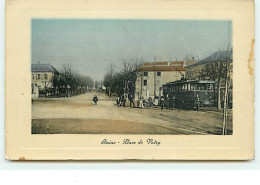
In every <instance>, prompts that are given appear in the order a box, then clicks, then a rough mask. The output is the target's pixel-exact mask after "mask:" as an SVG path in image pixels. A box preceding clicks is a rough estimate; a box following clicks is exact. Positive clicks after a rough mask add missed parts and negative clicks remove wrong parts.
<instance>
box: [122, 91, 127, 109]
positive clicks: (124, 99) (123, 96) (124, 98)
mask: <svg viewBox="0 0 260 185" xmlns="http://www.w3.org/2000/svg"><path fill="white" fill-rule="evenodd" d="M125 102H126V97H125V95H124V94H123V95H122V103H123V107H125Z"/></svg>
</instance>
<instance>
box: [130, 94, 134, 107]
mask: <svg viewBox="0 0 260 185" xmlns="http://www.w3.org/2000/svg"><path fill="white" fill-rule="evenodd" d="M129 101H130V107H132V104H133V106H134V107H135V102H134V98H133V96H132V94H130V95H129Z"/></svg>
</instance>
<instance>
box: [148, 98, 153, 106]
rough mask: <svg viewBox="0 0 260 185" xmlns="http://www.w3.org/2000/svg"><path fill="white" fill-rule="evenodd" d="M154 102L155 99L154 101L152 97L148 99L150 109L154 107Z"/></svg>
mask: <svg viewBox="0 0 260 185" xmlns="http://www.w3.org/2000/svg"><path fill="white" fill-rule="evenodd" d="M152 101H153V99H152V97H151V96H150V97H149V98H148V103H149V107H151V106H152V103H153V102H152Z"/></svg>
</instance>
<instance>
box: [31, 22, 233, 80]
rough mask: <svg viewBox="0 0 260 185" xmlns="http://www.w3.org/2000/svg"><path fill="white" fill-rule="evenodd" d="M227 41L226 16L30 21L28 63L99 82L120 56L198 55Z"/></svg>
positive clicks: (229, 32)
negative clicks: (67, 67) (67, 69)
mask: <svg viewBox="0 0 260 185" xmlns="http://www.w3.org/2000/svg"><path fill="white" fill-rule="evenodd" d="M230 43H232V23H231V21H228V20H212V21H209V20H138V19H136V20H134V19H133V20H131V19H129V20H126V19H32V21H31V47H32V53H31V62H32V63H38V61H40V63H41V64H45V63H47V64H52V65H53V66H54V67H55V68H56V69H58V70H59V69H61V67H62V65H64V64H65V65H70V66H71V67H72V69H73V70H74V71H77V72H78V73H80V74H83V75H88V76H90V77H92V78H93V80H98V81H100V80H103V77H104V75H105V73H106V72H107V71H108V68H109V65H110V64H111V63H113V64H114V65H115V66H116V69H119V67H117V66H120V62H121V61H122V58H125V59H131V58H139V59H143V60H144V61H150V62H153V61H154V60H156V61H169V60H183V59H184V58H185V56H186V55H187V56H188V57H195V59H203V58H205V57H207V56H209V55H210V54H212V53H213V52H216V51H218V50H223V49H226V48H227V47H228V45H231V44H230Z"/></svg>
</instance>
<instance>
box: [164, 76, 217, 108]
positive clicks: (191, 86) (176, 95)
mask: <svg viewBox="0 0 260 185" xmlns="http://www.w3.org/2000/svg"><path fill="white" fill-rule="evenodd" d="M214 84H215V82H214V81H210V80H180V81H175V82H169V83H167V84H164V85H163V95H164V98H165V99H166V100H167V101H168V102H169V103H170V105H169V106H170V107H176V108H180V109H197V110H198V109H199V107H213V106H214Z"/></svg>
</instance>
